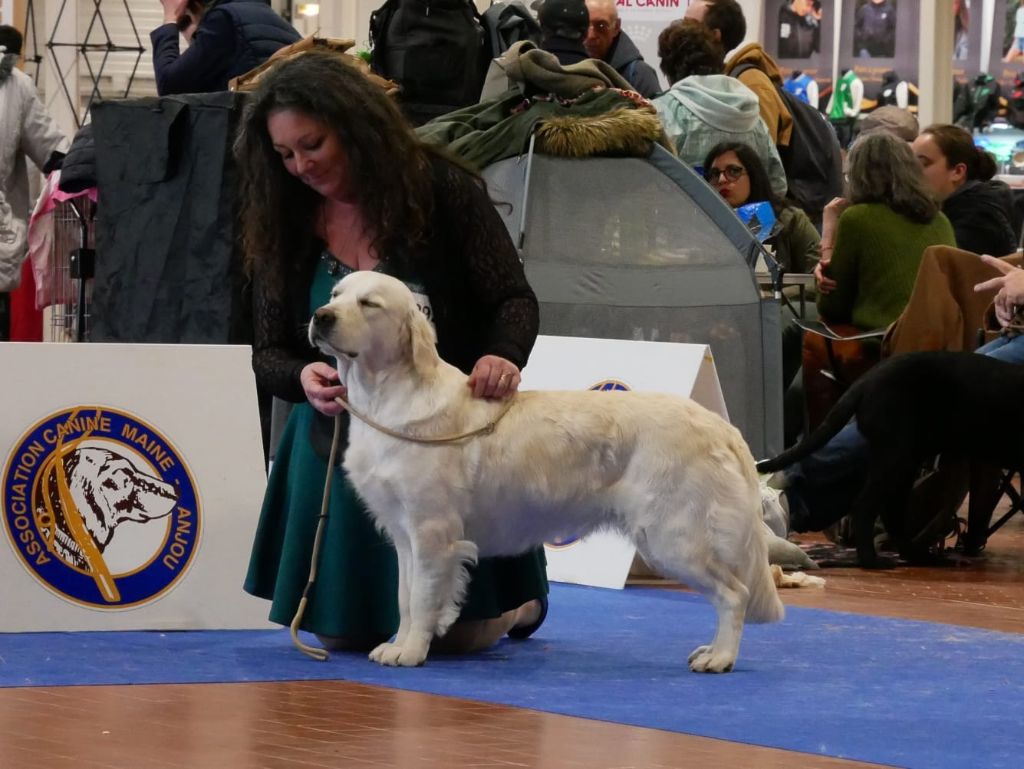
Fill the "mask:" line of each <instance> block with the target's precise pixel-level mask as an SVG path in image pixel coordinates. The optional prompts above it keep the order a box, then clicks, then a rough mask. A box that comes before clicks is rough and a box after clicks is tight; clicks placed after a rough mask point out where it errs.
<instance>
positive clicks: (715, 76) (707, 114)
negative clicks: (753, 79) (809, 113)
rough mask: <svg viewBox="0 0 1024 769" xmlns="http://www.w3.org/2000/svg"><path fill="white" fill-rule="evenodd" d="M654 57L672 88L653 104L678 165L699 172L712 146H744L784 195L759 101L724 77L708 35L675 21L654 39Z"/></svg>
mask: <svg viewBox="0 0 1024 769" xmlns="http://www.w3.org/2000/svg"><path fill="white" fill-rule="evenodd" d="M658 56H660V57H661V71H662V72H664V73H665V76H666V77H667V78H668V80H669V82H670V83H672V87H671V88H669V89H668V90H667V91H666V92H665V93H663V94H662V95H661V96H659V97H657V98H656V99H654V100H653V101H652V102H651V103H652V104H653V105H654V108H655V109H656V110H657V111H658V116H659V117H660V118H661V122H662V124H663V125H664V126H665V133H666V134H667V135H668V137H669V138H670V139H671V140H672V141H673V143H674V144H675V148H676V154H678V155H679V159H680V160H681V161H683V162H684V163H686V165H688V166H699V165H700V163H701V162H703V160H704V158H705V156H706V155H707V154H708V150H710V149H711V148H712V147H714V146H715V145H716V144H719V143H720V142H742V143H743V144H747V145H749V146H750V147H752V148H753V150H754V152H756V153H757V156H758V157H760V158H761V160H762V161H763V162H764V165H765V168H766V169H767V171H768V178H769V180H770V181H771V186H772V191H773V192H774V193H775V194H776V195H778V196H779V197H782V196H783V195H785V194H786V188H787V185H786V171H785V169H784V168H783V167H782V161H781V160H780V159H779V152H778V150H777V149H775V144H774V143H773V142H772V139H771V136H770V135H769V134H768V128H767V127H766V126H765V124H764V121H763V120H762V119H761V110H760V106H759V104H758V100H757V95H756V94H755V93H754V92H753V91H751V90H750V89H749V88H747V87H746V86H745V85H743V83H741V82H740V81H739V80H737V79H736V78H734V77H729V76H728V75H723V74H722V70H723V67H724V63H723V58H724V52H723V51H722V45H721V43H719V42H718V41H717V40H715V38H714V35H713V33H712V32H711V30H709V29H708V28H707V27H705V26H704V25H703V24H701V23H700V22H697V21H694V20H693V19H682V20H679V21H673V22H672V23H671V24H669V25H668V26H667V27H666V28H665V29H663V30H662V32H661V34H660V35H659V36H658Z"/></svg>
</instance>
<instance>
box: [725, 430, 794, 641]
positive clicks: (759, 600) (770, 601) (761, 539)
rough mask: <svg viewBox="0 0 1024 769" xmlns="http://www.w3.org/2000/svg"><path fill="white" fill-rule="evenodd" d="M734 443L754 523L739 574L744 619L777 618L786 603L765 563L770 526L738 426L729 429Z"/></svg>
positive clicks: (782, 611)
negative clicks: (743, 591)
mask: <svg viewBox="0 0 1024 769" xmlns="http://www.w3.org/2000/svg"><path fill="white" fill-rule="evenodd" d="M731 434H732V435H733V439H734V443H733V450H734V451H735V453H736V457H737V459H738V460H739V467H740V469H741V472H742V473H743V475H744V478H743V481H744V482H745V484H746V486H747V488H748V489H749V496H748V499H749V500H750V502H751V503H752V504H753V506H755V508H756V512H755V513H754V516H753V517H754V519H755V521H756V523H755V525H753V526H752V527H750V529H749V532H750V534H749V536H750V538H751V539H750V542H749V550H750V552H751V557H750V558H749V559H748V560H747V568H746V573H745V574H743V573H742V572H741V574H740V575H739V576H740V578H741V579H742V581H743V584H744V585H745V586H746V588H747V593H748V598H747V613H746V617H745V621H747V622H779V621H781V620H782V618H783V617H784V616H785V614H786V607H785V606H783V604H782V599H780V598H779V592H778V590H776V588H775V578H774V577H772V572H771V567H770V566H769V563H768V542H769V535H771V530H770V529H769V528H768V527H767V526H765V525H764V514H763V512H762V509H761V508H762V505H761V490H760V484H759V483H758V479H757V473H755V472H754V468H753V465H752V464H751V462H750V459H751V456H750V449H749V448H747V444H746V442H745V441H744V440H743V437H742V436H741V435H740V433H739V431H738V430H734V431H732V433H731ZM771 536H774V535H771Z"/></svg>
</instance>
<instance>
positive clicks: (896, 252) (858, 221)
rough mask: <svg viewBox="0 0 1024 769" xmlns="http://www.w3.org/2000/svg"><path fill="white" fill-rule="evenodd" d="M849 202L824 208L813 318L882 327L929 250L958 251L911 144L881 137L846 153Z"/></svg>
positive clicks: (900, 305) (894, 315)
mask: <svg viewBox="0 0 1024 769" xmlns="http://www.w3.org/2000/svg"><path fill="white" fill-rule="evenodd" d="M847 190H848V198H847V199H842V198H837V199H836V200H834V201H832V203H830V204H829V205H828V206H827V207H826V208H825V216H824V234H823V236H822V258H821V261H820V262H819V264H818V267H817V268H815V271H814V272H815V275H816V276H817V277H818V312H819V313H820V315H821V316H822V318H824V319H825V320H827V321H831V322H833V323H852V324H853V325H854V326H857V327H859V328H862V329H878V328H884V327H886V326H888V325H889V324H890V323H892V322H893V321H894V320H896V318H897V317H899V314H900V313H901V312H903V308H904V307H905V306H906V304H907V300H908V299H909V298H910V292H911V291H912V290H913V288H914V280H915V278H916V277H917V268H918V266H919V265H920V263H921V255H922V254H923V253H924V250H925V249H926V248H928V246H936V245H944V246H956V239H955V237H954V235H953V228H952V226H951V225H950V223H949V220H948V219H946V217H945V216H944V215H943V214H942V213H941V212H940V211H939V207H938V205H937V204H936V202H935V200H934V199H933V198H932V196H931V194H930V193H929V191H928V188H927V187H926V186H925V183H924V178H923V176H922V175H921V169H920V165H919V164H918V162H917V160H916V159H915V158H914V153H913V151H912V150H911V149H910V145H909V144H907V143H906V142H905V141H901V140H900V139H897V138H896V137H894V136H891V135H889V134H886V133H878V134H871V135H868V136H865V137H863V138H862V139H860V140H859V141H858V142H857V143H856V144H854V146H853V149H852V150H851V151H850V157H849V172H848V180H847Z"/></svg>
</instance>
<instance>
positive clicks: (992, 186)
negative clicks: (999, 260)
mask: <svg viewBox="0 0 1024 769" xmlns="http://www.w3.org/2000/svg"><path fill="white" fill-rule="evenodd" d="M1012 211H1013V197H1012V193H1011V192H1010V188H1009V187H1007V186H1006V185H1005V184H1004V183H1003V182H1000V181H996V180H994V179H993V180H990V181H986V182H982V181H969V182H966V183H965V184H964V185H963V186H961V187H960V189H958V190H957V191H956V192H954V193H953V194H952V195H950V196H949V197H948V198H946V201H945V202H944V203H943V204H942V213H944V214H945V215H946V218H947V219H949V222H950V224H952V225H953V232H954V234H955V235H956V244H957V246H958V247H959V248H962V249H964V250H965V251H973V252H974V253H976V254H991V255H992V256H1006V255H1007V254H1010V253H1013V252H1014V251H1016V250H1017V236H1016V234H1015V233H1014V231H1013V225H1012V224H1011V223H1010V222H1011V221H1012V219H1011V215H1012Z"/></svg>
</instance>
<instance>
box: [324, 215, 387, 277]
mask: <svg viewBox="0 0 1024 769" xmlns="http://www.w3.org/2000/svg"><path fill="white" fill-rule="evenodd" d="M331 209H332V210H331V211H330V212H329V211H328V203H327V202H325V203H324V205H323V206H321V208H320V230H321V233H320V234H321V237H322V238H323V240H324V242H325V243H326V244H327V247H326V249H325V251H324V253H322V254H321V257H322V258H324V260H325V261H326V262H327V271H328V274H330V275H332V276H334V275H339V274H341V273H343V272H346V271H354V270H372V269H373V268H374V267H376V266H377V264H378V261H379V260H378V259H377V258H376V255H375V254H374V253H373V250H372V247H371V242H372V239H371V238H370V237H368V236H367V233H366V228H365V226H364V224H363V217H362V212H361V211H359V209H358V208H357V207H356V206H354V205H351V204H345V205H332V206H331ZM332 263H333V264H332Z"/></svg>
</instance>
